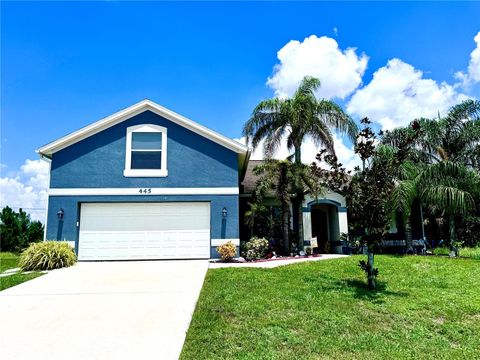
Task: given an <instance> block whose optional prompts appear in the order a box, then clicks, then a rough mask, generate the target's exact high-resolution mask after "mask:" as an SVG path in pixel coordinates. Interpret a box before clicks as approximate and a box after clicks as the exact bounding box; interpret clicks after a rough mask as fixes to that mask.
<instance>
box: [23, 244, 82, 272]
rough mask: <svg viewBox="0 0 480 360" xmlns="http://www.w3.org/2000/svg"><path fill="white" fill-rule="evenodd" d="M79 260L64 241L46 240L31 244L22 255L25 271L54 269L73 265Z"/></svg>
mask: <svg viewBox="0 0 480 360" xmlns="http://www.w3.org/2000/svg"><path fill="white" fill-rule="evenodd" d="M76 262H77V256H76V255H75V251H74V250H73V249H72V247H71V246H70V245H68V244H67V243H66V242H63V241H44V242H39V243H34V244H30V246H29V247H28V248H27V249H25V250H24V251H23V252H22V254H21V255H20V262H19V265H20V267H21V268H22V270H24V271H32V270H52V269H60V268H63V267H68V266H72V265H74V264H75V263H76Z"/></svg>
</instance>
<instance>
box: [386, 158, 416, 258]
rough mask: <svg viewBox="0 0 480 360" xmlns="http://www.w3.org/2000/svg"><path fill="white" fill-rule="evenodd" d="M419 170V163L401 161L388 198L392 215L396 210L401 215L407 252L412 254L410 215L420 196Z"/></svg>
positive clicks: (394, 214)
mask: <svg viewBox="0 0 480 360" xmlns="http://www.w3.org/2000/svg"><path fill="white" fill-rule="evenodd" d="M420 172H421V168H420V165H418V164H414V163H413V162H412V161H410V160H406V161H405V162H404V163H402V164H401V165H400V166H399V168H398V172H397V174H396V178H397V181H396V184H395V185H396V186H395V188H394V190H393V192H392V195H391V198H390V201H391V205H390V209H391V214H392V217H393V216H396V214H397V211H400V213H401V215H402V220H403V225H404V230H405V243H406V246H407V254H413V237H412V223H411V215H412V207H413V204H414V201H415V200H416V199H418V198H419V197H420V193H419V185H418V175H419V174H420Z"/></svg>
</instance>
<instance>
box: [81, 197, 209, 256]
mask: <svg viewBox="0 0 480 360" xmlns="http://www.w3.org/2000/svg"><path fill="white" fill-rule="evenodd" d="M78 258H79V260H142V259H145V260H146V259H149V260H150V259H201V258H210V203H209V202H155V203H154V202H147V203H145V202H142V203H82V204H81V207H80V231H79V240H78Z"/></svg>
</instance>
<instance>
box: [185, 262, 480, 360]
mask: <svg viewBox="0 0 480 360" xmlns="http://www.w3.org/2000/svg"><path fill="white" fill-rule="evenodd" d="M363 258H364V257H360V256H354V257H350V258H343V259H335V260H327V261H320V262H308V263H301V264H298V265H291V266H286V267H281V268H276V269H239V268H230V269H215V270H209V271H208V273H207V277H206V280H205V283H204V286H203V289H202V292H201V295H200V299H199V301H198V303H197V307H196V310H195V313H194V315H193V319H192V323H191V325H190V329H189V331H188V333H187V339H186V342H185V345H184V348H183V352H182V356H181V358H182V359H212V358H216V359H232V358H234V359H327V358H328V359H362V358H368V359H399V358H400V359H407V358H408V359H474V358H477V359H478V358H480V261H478V260H472V259H451V258H445V257H420V256H411V257H394V256H377V257H376V261H377V264H376V265H377V266H378V267H379V269H380V277H379V282H380V286H379V290H377V291H376V292H369V291H368V290H367V289H366V288H365V285H364V278H363V274H362V273H361V270H360V269H359V268H358V266H357V263H358V260H359V259H363Z"/></svg>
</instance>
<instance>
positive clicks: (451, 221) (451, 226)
mask: <svg viewBox="0 0 480 360" xmlns="http://www.w3.org/2000/svg"><path fill="white" fill-rule="evenodd" d="M456 241H457V232H456V230H455V215H453V214H449V215H448V242H449V244H448V246H449V247H450V250H453V251H455V255H456V256H458V249H457V248H456V246H455V243H456Z"/></svg>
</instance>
